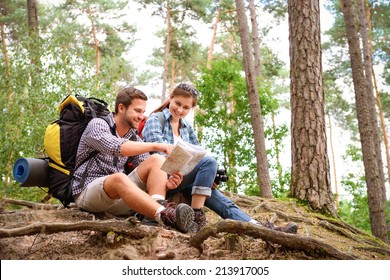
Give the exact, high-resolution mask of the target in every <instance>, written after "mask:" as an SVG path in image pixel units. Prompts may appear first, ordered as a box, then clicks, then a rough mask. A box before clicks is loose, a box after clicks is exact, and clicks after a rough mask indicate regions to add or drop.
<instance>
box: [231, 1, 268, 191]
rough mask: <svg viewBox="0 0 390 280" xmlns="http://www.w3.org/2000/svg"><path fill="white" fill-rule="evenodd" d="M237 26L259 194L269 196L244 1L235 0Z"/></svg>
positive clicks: (259, 111) (266, 163)
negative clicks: (252, 135) (247, 97)
mask: <svg viewBox="0 0 390 280" xmlns="http://www.w3.org/2000/svg"><path fill="white" fill-rule="evenodd" d="M236 7H237V19H238V27H239V33H240V39H241V47H242V56H243V64H244V70H245V78H246V79H245V80H246V86H247V91H248V96H249V109H250V113H251V119H252V127H253V134H254V141H255V143H254V144H255V155H256V160H257V176H258V180H259V186H260V195H261V196H262V197H266V198H271V197H273V196H272V190H271V180H270V176H269V168H268V161H267V154H266V148H265V136H264V122H263V116H262V115H261V109H260V98H259V93H258V88H257V84H256V75H255V72H254V71H255V70H254V67H253V55H252V53H251V48H250V44H249V31H248V21H247V17H246V15H245V6H244V1H242V0H236Z"/></svg>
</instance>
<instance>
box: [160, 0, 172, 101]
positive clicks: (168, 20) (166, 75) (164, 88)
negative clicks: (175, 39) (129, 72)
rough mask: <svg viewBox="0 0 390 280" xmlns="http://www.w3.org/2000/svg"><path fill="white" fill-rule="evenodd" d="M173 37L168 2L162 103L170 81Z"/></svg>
mask: <svg viewBox="0 0 390 280" xmlns="http://www.w3.org/2000/svg"><path fill="white" fill-rule="evenodd" d="M171 37H172V24H171V8H170V6H169V0H168V1H167V41H166V43H165V59H164V71H163V75H162V80H163V81H162V92H161V102H164V101H165V99H166V90H167V89H166V86H167V80H168V64H169V52H170V48H171Z"/></svg>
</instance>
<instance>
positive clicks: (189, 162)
mask: <svg viewBox="0 0 390 280" xmlns="http://www.w3.org/2000/svg"><path fill="white" fill-rule="evenodd" d="M206 153H207V151H206V150H205V149H203V148H202V147H201V146H196V145H193V144H190V143H187V142H184V141H183V140H179V141H178V142H177V143H176V145H175V147H174V148H173V150H172V152H171V153H170V154H169V155H168V157H167V158H166V160H165V162H164V163H163V165H162V166H161V169H162V170H164V171H165V172H167V173H168V174H172V173H174V172H178V171H180V172H181V173H182V174H183V175H187V174H188V173H190V172H191V171H192V170H193V169H194V168H195V166H196V165H197V164H198V163H199V161H200V160H201V159H202V158H203V157H204V156H205V155H206Z"/></svg>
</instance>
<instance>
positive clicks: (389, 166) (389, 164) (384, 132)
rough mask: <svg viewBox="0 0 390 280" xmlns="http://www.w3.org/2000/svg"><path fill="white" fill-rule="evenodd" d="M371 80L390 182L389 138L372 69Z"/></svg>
mask: <svg viewBox="0 0 390 280" xmlns="http://www.w3.org/2000/svg"><path fill="white" fill-rule="evenodd" d="M372 78H373V80H374V87H375V97H376V98H375V100H376V105H377V106H378V111H379V120H380V124H381V130H382V135H383V136H382V137H383V143H384V145H385V154H386V162H387V177H388V178H387V179H388V180H389V182H390V144H389V136H388V135H387V130H386V122H385V117H384V115H383V109H382V101H381V97H380V95H379V90H378V86H377V83H376V77H375V72H374V67H373V68H372ZM385 199H386V190H385Z"/></svg>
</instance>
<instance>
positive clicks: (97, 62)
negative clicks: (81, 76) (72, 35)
mask: <svg viewBox="0 0 390 280" xmlns="http://www.w3.org/2000/svg"><path fill="white" fill-rule="evenodd" d="M88 15H89V18H90V20H91V26H92V28H91V31H92V37H93V48H94V49H95V74H96V77H97V76H99V73H100V53H99V39H98V38H97V32H96V27H95V21H94V20H93V14H92V12H91V10H90V9H89V8H88ZM97 84H98V83H97Z"/></svg>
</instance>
